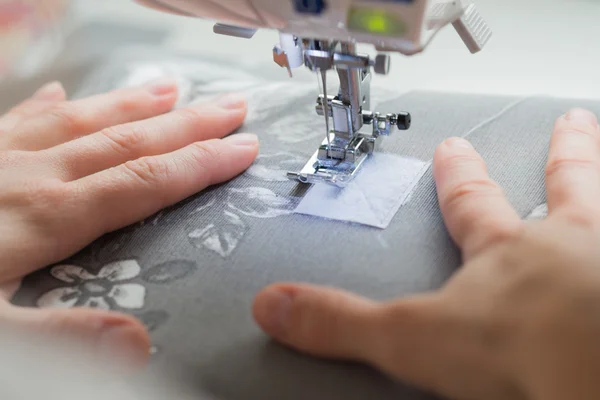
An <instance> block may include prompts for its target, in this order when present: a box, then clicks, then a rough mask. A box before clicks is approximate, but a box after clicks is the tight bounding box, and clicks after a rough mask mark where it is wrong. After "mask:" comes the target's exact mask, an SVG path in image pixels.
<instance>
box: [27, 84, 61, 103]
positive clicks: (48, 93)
mask: <svg viewBox="0 0 600 400" xmlns="http://www.w3.org/2000/svg"><path fill="white" fill-rule="evenodd" d="M64 94H65V89H64V88H63V86H62V85H61V83H60V82H51V83H48V84H46V85H44V86H42V87H41V88H40V89H39V90H38V91H37V92H35V94H34V95H33V98H34V99H37V100H61V99H63V98H64Z"/></svg>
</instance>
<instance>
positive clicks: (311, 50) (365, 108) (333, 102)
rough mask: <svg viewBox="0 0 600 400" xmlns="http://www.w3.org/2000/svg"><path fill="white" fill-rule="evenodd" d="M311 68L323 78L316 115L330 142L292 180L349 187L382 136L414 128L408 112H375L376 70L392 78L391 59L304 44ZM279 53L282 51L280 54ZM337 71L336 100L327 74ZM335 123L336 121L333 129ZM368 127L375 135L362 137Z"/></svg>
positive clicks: (336, 45) (337, 45) (316, 43)
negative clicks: (373, 82) (329, 90)
mask: <svg viewBox="0 0 600 400" xmlns="http://www.w3.org/2000/svg"><path fill="white" fill-rule="evenodd" d="M303 45H304V46H305V48H304V57H305V64H306V66H307V67H308V68H309V69H311V70H313V71H315V72H317V73H319V74H321V78H322V81H323V91H324V93H323V94H321V95H320V96H319V97H318V98H317V102H316V106H315V110H316V113H317V114H318V115H320V116H322V117H324V118H325V127H326V130H325V131H326V133H325V140H324V141H323V142H322V143H321V146H320V147H319V148H318V150H317V151H316V152H315V153H314V155H313V156H312V158H311V159H310V160H309V161H308V163H307V164H306V165H305V166H304V168H303V169H302V170H301V171H300V172H289V173H288V174H287V176H288V178H289V179H291V180H295V181H299V182H302V183H326V184H330V185H335V186H338V187H344V186H346V185H347V184H348V183H349V182H350V181H352V179H353V178H354V177H355V176H356V175H357V174H358V172H359V171H360V169H361V168H362V166H363V165H364V162H365V161H366V159H367V158H368V157H369V156H370V155H371V154H372V153H373V152H374V151H375V150H376V149H377V148H378V147H379V145H380V143H381V141H382V140H383V137H385V136H389V135H390V134H391V133H392V131H393V130H394V129H395V128H398V129H400V130H406V129H408V128H409V127H410V124H411V121H410V115H409V114H408V113H404V112H403V113H399V114H386V115H381V114H380V113H376V112H372V111H370V110H369V109H370V107H371V78H372V75H371V70H374V71H375V73H379V74H387V73H388V71H389V68H390V58H389V56H387V55H378V56H377V57H376V58H375V59H371V58H370V57H368V56H363V55H358V54H356V50H355V46H354V45H353V44H346V43H328V42H320V41H313V42H310V41H309V42H304V43H303ZM276 54H277V52H276ZM332 69H335V70H336V71H337V75H338V78H339V82H340V88H339V92H338V94H337V95H336V96H328V95H327V85H326V72H327V71H328V70H332ZM330 119H331V120H332V121H333V124H332V128H333V129H330V128H329V126H330V122H329V121H330ZM365 125H372V131H371V132H370V133H369V132H362V129H363V127H364V126H365Z"/></svg>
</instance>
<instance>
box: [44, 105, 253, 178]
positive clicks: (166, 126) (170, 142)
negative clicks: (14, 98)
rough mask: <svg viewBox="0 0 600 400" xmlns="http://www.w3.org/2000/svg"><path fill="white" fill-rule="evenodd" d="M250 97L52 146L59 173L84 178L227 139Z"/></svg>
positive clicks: (51, 152) (244, 111)
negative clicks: (156, 156)
mask: <svg viewBox="0 0 600 400" xmlns="http://www.w3.org/2000/svg"><path fill="white" fill-rule="evenodd" d="M246 112H247V106H246V102H245V100H244V99H243V98H242V97H240V96H237V95H233V96H227V97H224V98H222V99H220V101H219V102H215V103H214V104H206V103H205V104H198V105H195V106H193V107H190V108H186V109H182V110H177V111H174V112H172V113H169V114H166V115H162V116H159V117H155V118H151V119H147V120H145V121H138V122H134V123H130V124H125V125H121V126H116V127H111V128H107V129H104V130H102V131H100V132H99V133H95V134H92V135H89V136H85V137H83V138H80V139H78V140H74V141H71V142H68V143H65V144H63V145H60V146H57V147H54V148H52V149H49V150H48V155H49V157H50V159H51V160H53V161H52V162H53V163H54V164H55V168H56V169H57V170H58V171H59V172H60V177H61V178H62V179H63V180H65V181H71V180H75V179H79V178H82V177H85V176H88V175H91V174H93V173H96V172H99V171H103V170H105V169H108V168H111V167H115V166H117V165H120V164H123V163H125V162H127V161H130V160H135V159H138V158H141V157H147V156H155V155H160V154H165V153H170V152H173V151H176V150H178V149H181V148H182V147H185V146H187V145H190V144H192V143H195V142H199V141H204V140H208V139H216V138H222V137H224V136H226V135H228V134H230V133H231V132H232V131H234V130H235V129H237V128H239V127H240V125H242V123H243V122H244V118H245V117H246Z"/></svg>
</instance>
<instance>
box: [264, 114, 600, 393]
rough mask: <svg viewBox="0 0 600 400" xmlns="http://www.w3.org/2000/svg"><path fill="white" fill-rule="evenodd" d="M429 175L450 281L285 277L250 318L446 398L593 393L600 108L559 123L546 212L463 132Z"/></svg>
mask: <svg viewBox="0 0 600 400" xmlns="http://www.w3.org/2000/svg"><path fill="white" fill-rule="evenodd" d="M506 162H510V160H507V161H506ZM434 175H435V179H436V182H437V187H438V194H439V202H440V206H441V210H442V212H443V215H444V218H445V222H446V225H447V227H448V230H449V231H450V234H451V236H452V237H453V239H454V240H455V242H456V243H457V244H458V245H459V246H460V248H461V249H462V251H463V256H464V266H463V267H462V269H461V270H460V271H459V272H458V273H457V274H456V275H455V276H454V278H453V279H451V280H450V281H449V282H448V283H447V284H446V285H445V287H443V288H442V289H441V290H439V291H438V292H435V293H427V294H423V295H420V296H416V297H412V298H406V299H401V300H396V301H392V302H389V303H385V304H380V303H375V302H372V301H369V300H367V299H364V298H359V297H357V296H354V295H352V294H348V293H345V292H341V291H338V290H334V289H328V288H319V287H314V286H308V285H294V284H279V285H275V286H272V287H269V288H267V289H265V290H264V291H263V292H262V293H260V294H259V295H258V297H257V299H256V302H255V305H254V314H255V318H256V320H257V321H258V323H259V324H260V325H261V326H262V328H263V329H264V330H265V331H266V332H267V333H268V334H270V335H272V336H273V337H274V338H275V339H276V340H278V341H280V342H281V343H283V344H285V345H288V346H291V347H292V348H295V349H297V350H300V351H302V352H306V353H309V354H312V355H315V356H319V357H327V358H336V359H346V360H355V361H362V362H366V363H369V364H371V365H373V366H375V367H377V368H378V369H380V370H382V371H384V372H386V373H388V374H390V375H392V376H393V377H395V378H398V379H401V380H404V381H406V382H409V383H412V384H414V385H417V386H419V387H421V388H424V389H426V390H430V391H432V392H435V393H437V394H440V395H443V396H447V397H448V398H452V399H464V400H471V399H473V400H475V399H477V400H481V399H486V400H518V399H535V400H554V399H556V400H559V399H560V400H562V399H578V400H582V399H590V400H591V399H598V398H600V383H599V382H600V381H599V380H598V374H599V373H600V128H599V126H598V121H597V120H596V117H595V116H594V115H593V114H591V113H589V112H587V111H584V110H573V111H571V112H570V113H569V114H567V115H566V116H563V117H561V118H560V119H558V121H557V122H556V126H555V129H554V134H553V137H552V142H551V147H550V154H549V160H548V167H547V184H546V186H547V194H548V206H549V213H550V215H549V217H548V219H547V220H545V221H542V222H535V223H525V222H523V221H522V220H521V219H520V217H519V215H518V214H517V213H516V212H515V210H514V209H513V208H512V207H511V205H510V204H509V202H508V201H507V199H506V198H505V196H504V195H503V192H502V190H501V189H500V188H499V187H498V185H497V184H496V183H494V182H493V181H492V180H491V179H490V178H489V176H488V174H487V172H486V167H485V164H484V162H483V160H482V159H481V157H480V156H479V155H478V154H477V153H476V152H475V150H474V149H473V147H471V145H470V144H469V143H468V142H466V141H465V140H462V139H450V140H448V141H446V142H445V143H443V144H442V145H441V146H440V147H439V148H438V149H437V152H436V155H435V166H434Z"/></svg>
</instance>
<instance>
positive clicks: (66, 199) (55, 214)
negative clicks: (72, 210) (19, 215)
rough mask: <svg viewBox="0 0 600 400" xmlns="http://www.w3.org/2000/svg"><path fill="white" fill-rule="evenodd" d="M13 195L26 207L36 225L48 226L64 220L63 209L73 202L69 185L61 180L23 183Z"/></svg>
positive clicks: (50, 226)
mask: <svg viewBox="0 0 600 400" xmlns="http://www.w3.org/2000/svg"><path fill="white" fill-rule="evenodd" d="M13 197H15V200H16V201H19V203H20V204H21V205H22V206H24V207H25V209H26V213H27V214H28V215H29V216H30V218H31V220H32V221H34V222H36V225H40V226H45V227H47V228H52V227H54V226H57V225H59V224H61V223H63V222H64V215H63V214H64V213H63V211H64V209H65V206H67V205H68V204H70V203H71V201H70V200H71V193H70V190H69V188H68V186H67V185H65V184H64V182H62V181H59V180H42V181H32V182H27V183H23V184H22V185H21V186H20V189H19V190H18V191H17V192H14V193H13ZM24 200H25V201H24ZM61 215H63V216H61ZM61 221H62V222H61Z"/></svg>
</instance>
